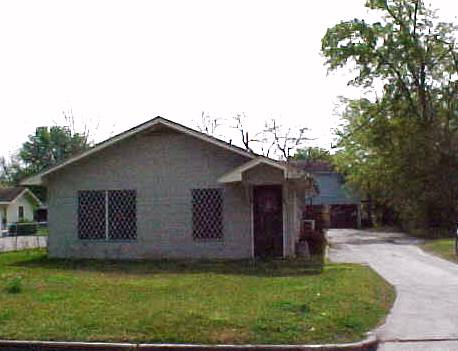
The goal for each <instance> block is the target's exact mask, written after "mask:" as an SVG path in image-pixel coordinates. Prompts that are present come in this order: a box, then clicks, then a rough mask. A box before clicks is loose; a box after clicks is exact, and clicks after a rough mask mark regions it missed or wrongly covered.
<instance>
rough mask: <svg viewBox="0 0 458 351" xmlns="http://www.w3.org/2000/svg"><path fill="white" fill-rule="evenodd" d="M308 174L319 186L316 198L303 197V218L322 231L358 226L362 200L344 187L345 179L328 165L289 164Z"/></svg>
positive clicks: (306, 162)
mask: <svg viewBox="0 0 458 351" xmlns="http://www.w3.org/2000/svg"><path fill="white" fill-rule="evenodd" d="M292 162H293V164H294V165H295V166H296V167H297V168H299V169H301V170H303V171H306V172H308V173H310V174H311V175H312V176H313V178H314V179H315V181H316V182H317V184H318V188H319V193H318V194H317V195H312V196H306V198H305V209H304V216H305V217H306V218H312V219H316V220H317V221H319V222H321V225H322V226H323V227H324V228H359V227H361V200H360V198H359V196H358V195H357V194H355V193H352V192H351V191H350V190H349V189H348V188H347V187H346V186H345V179H344V177H343V176H342V175H341V174H340V173H338V172H336V171H335V169H334V167H333V166H332V164H330V163H328V162H308V161H292Z"/></svg>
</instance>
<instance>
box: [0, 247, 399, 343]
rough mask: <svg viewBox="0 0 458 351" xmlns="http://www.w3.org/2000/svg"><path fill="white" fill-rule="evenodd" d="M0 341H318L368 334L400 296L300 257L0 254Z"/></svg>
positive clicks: (354, 268)
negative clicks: (124, 258)
mask: <svg viewBox="0 0 458 351" xmlns="http://www.w3.org/2000/svg"><path fill="white" fill-rule="evenodd" d="M2 275H8V276H20V277H21V292H20V294H9V293H7V292H6V291H5V289H4V286H3V287H2V286H1V285H2V284H4V283H2V282H0V339H22V340H24V339H25V340H69V341H71V340H79V341H81V340H83V341H118V342H151V343H159V342H164V343H169V342H170V343H237V344H240V343H259V344H264V343H280V344H284V343H292V344H301V343H322V342H346V341H354V340H357V339H361V338H363V337H364V335H365V332H367V331H368V330H370V329H372V328H374V327H375V326H376V325H377V324H379V323H380V322H381V321H382V319H383V318H384V317H385V315H386V314H387V312H388V310H389V308H390V307H391V304H392V302H393V299H394V293H393V289H392V287H391V286H390V285H389V284H388V283H386V282H385V281H384V280H382V279H381V278H380V277H379V276H378V275H377V274H376V273H374V272H373V271H372V270H371V269H369V268H367V267H363V266H358V265H350V264H345V265H342V264H327V265H326V266H324V267H322V266H321V265H319V264H309V263H306V262H305V261H301V260H284V261H270V262H255V263H253V262H252V261H236V262H233V261H214V262H207V261H157V262H154V261H152V262H151V261H148V262H111V261H94V260H85V261H78V260H54V259H47V258H46V256H45V253H44V251H42V250H30V251H23V252H14V253H5V254H0V276H2Z"/></svg>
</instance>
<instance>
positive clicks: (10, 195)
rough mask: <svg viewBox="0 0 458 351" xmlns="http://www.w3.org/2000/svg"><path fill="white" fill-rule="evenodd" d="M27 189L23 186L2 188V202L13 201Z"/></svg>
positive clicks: (0, 195) (0, 193)
mask: <svg viewBox="0 0 458 351" xmlns="http://www.w3.org/2000/svg"><path fill="white" fill-rule="evenodd" d="M24 190H25V188H24V187H22V186H13V187H7V188H0V202H11V201H13V200H14V199H15V198H16V197H18V196H19V195H20V194H21V193H22V192H23V191H24Z"/></svg>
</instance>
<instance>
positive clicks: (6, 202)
mask: <svg viewBox="0 0 458 351" xmlns="http://www.w3.org/2000/svg"><path fill="white" fill-rule="evenodd" d="M39 206H41V202H40V200H39V199H38V198H37V197H36V196H35V195H34V194H33V193H32V192H31V191H30V190H29V189H27V188H24V187H7V188H0V224H1V229H2V230H6V229H7V227H8V225H10V224H13V223H16V222H21V221H33V213H34V210H35V208H37V207H39Z"/></svg>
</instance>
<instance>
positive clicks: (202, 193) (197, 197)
mask: <svg viewBox="0 0 458 351" xmlns="http://www.w3.org/2000/svg"><path fill="white" fill-rule="evenodd" d="M192 235H193V237H194V239H195V240H222V239H223V192H222V189H217V188H207V189H193V190H192Z"/></svg>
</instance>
